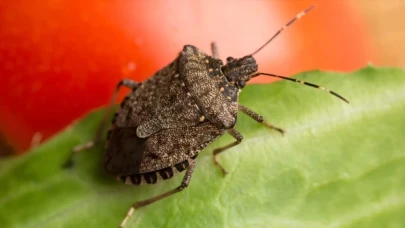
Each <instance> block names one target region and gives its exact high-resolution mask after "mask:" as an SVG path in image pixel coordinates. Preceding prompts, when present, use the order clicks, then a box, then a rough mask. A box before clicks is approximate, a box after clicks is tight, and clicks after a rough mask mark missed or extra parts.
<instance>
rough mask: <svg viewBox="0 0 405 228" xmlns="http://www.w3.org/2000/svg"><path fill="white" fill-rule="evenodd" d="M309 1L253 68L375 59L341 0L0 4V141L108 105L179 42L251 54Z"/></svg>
mask: <svg viewBox="0 0 405 228" xmlns="http://www.w3.org/2000/svg"><path fill="white" fill-rule="evenodd" d="M312 4H316V8H315V9H314V10H313V11H312V12H310V13H309V14H308V15H306V16H305V17H303V18H302V19H301V20H300V21H298V22H297V23H295V24H294V25H293V26H291V27H289V29H288V30H286V31H285V32H283V33H282V34H281V35H280V36H279V37H278V38H277V39H276V40H274V42H272V43H271V44H270V45H268V46H267V47H266V48H265V49H263V50H262V51H261V52H260V53H259V54H257V55H256V56H255V57H256V59H257V61H258V63H259V70H260V71H263V72H269V73H276V74H281V75H287V76H289V75H292V74H295V73H298V72H301V71H306V70H314V69H323V70H337V71H352V70H356V69H358V68H361V67H363V66H365V65H366V64H368V62H370V61H372V62H374V63H375V62H377V63H378V61H379V60H378V59H376V56H375V54H374V53H375V50H374V49H373V46H372V45H371V43H370V40H369V36H368V34H367V26H366V24H365V21H364V19H363V18H362V17H361V16H360V14H359V12H358V10H356V8H355V7H353V6H352V5H351V3H350V2H349V1H307V0H302V1H286V0H263V1H258V0H257V1H245V0H236V1H213V0H209V1H205V0H198V1H186V0H177V1H103V0H99V1H82V2H79V1H68V0H60V1H53V0H44V1H41V2H40V3H38V2H34V1H29V0H26V1H23V0H19V1H8V2H7V3H0V21H1V27H0V86H1V89H0V132H1V133H2V135H3V137H4V140H3V141H4V142H6V143H7V144H8V145H10V147H11V148H12V150H13V151H15V152H16V153H22V152H24V151H27V150H28V149H29V148H30V146H31V145H32V143H33V142H34V143H35V142H39V141H41V142H42V141H44V140H46V139H47V138H49V137H50V136H52V135H53V134H55V133H56V132H57V131H59V130H61V129H63V128H64V127H66V126H67V125H69V124H70V123H71V122H72V121H73V120H75V119H77V118H78V117H80V116H82V115H84V114H85V113H86V112H88V111H89V110H91V109H93V108H96V107H100V106H103V105H106V104H107V103H108V101H109V99H110V97H111V95H112V93H113V91H114V89H115V85H116V83H117V82H118V81H119V80H120V79H122V78H131V79H134V80H137V81H142V80H144V79H146V78H148V77H150V76H151V75H152V74H153V73H154V72H155V71H157V70H158V69H160V68H162V67H164V66H165V65H166V64H168V63H169V62H170V61H172V60H173V59H174V58H176V56H177V55H178V52H179V51H180V50H181V49H182V47H183V45H184V44H193V45H195V46H197V47H199V48H200V49H202V50H204V51H206V52H209V51H210V49H209V47H210V46H209V45H210V42H211V41H216V42H217V44H218V47H219V54H220V56H221V58H222V59H225V58H226V57H227V56H234V57H241V56H243V55H246V54H249V53H251V52H253V51H254V50H255V49H257V48H258V47H259V46H261V45H262V44H263V43H264V42H265V41H266V40H267V39H268V38H269V37H271V36H272V35H273V34H274V33H275V32H276V31H277V30H278V29H279V28H280V27H281V26H283V25H284V24H285V23H286V22H287V21H289V20H290V19H291V18H292V17H294V16H295V15H296V14H297V13H298V12H300V11H301V10H303V9H305V8H307V7H308V6H310V5H312ZM271 80H272V79H269V78H258V79H257V80H255V81H253V83H258V82H269V81H271ZM0 150H1V149H0ZM0 154H1V152H0Z"/></svg>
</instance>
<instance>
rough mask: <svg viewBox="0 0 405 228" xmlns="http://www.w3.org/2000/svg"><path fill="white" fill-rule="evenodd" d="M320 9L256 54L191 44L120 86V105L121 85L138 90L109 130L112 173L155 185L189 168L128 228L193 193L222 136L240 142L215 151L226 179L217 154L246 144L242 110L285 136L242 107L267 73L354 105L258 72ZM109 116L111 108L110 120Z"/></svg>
mask: <svg viewBox="0 0 405 228" xmlns="http://www.w3.org/2000/svg"><path fill="white" fill-rule="evenodd" d="M312 8H313V7H310V8H308V9H306V10H304V11H302V12H300V13H299V14H297V15H296V16H295V17H294V18H293V19H292V20H291V21H289V22H288V23H287V24H286V25H285V26H283V27H282V28H281V29H280V30H279V31H277V33H276V34H275V35H273V36H272V37H271V38H270V39H269V40H268V41H267V42H266V43H265V44H264V45H262V46H261V47H260V48H259V49H257V50H256V51H255V52H253V53H252V54H250V55H247V56H244V57H242V58H232V57H228V58H227V59H226V64H225V65H224V64H223V63H222V61H221V60H220V59H219V58H218V54H217V51H216V50H217V49H216V45H215V44H212V56H210V55H207V54H205V53H204V52H202V51H201V50H199V49H198V48H196V47H194V46H192V45H185V46H184V48H183V50H182V51H181V52H180V54H179V56H178V57H177V58H176V59H175V60H174V61H173V62H171V63H170V64H169V65H168V66H166V67H164V68H163V69H161V70H159V71H158V72H156V73H155V74H154V75H153V76H152V77H151V78H149V79H148V80H146V81H145V82H143V83H138V82H134V81H131V80H122V81H121V82H120V83H119V84H118V85H117V89H116V93H115V94H114V96H113V100H112V104H113V103H114V101H115V96H116V94H117V92H118V90H119V89H120V87H121V86H125V87H129V88H131V89H132V91H131V92H130V93H129V95H128V96H127V97H126V98H125V99H124V100H123V101H122V103H121V106H120V109H119V110H118V111H117V112H116V113H115V115H114V118H113V121H112V126H111V128H110V130H109V131H108V136H107V142H106V145H105V149H106V151H105V158H104V167H105V169H106V170H107V172H108V173H109V174H111V175H113V176H115V177H117V178H118V179H119V180H121V181H123V182H125V183H126V184H134V185H139V184H144V183H147V184H154V183H156V182H158V181H160V180H165V179H169V178H171V177H173V176H174V175H175V174H177V173H179V172H182V171H184V170H186V173H185V175H184V178H183V180H182V182H181V185H180V186H178V187H177V188H175V189H173V190H170V191H168V192H165V193H163V194H161V195H158V196H155V197H153V198H150V199H146V200H143V201H139V202H135V203H134V204H133V205H132V206H131V208H130V210H129V211H128V213H127V215H126V217H125V218H124V220H123V221H122V222H121V224H120V227H124V226H125V223H126V222H127V220H128V218H129V217H130V216H131V215H132V214H133V212H134V210H135V209H137V208H140V207H143V206H146V205H148V204H151V203H153V202H156V201H158V200H161V199H163V198H165V197H167V196H170V195H172V194H174V193H177V192H179V191H181V190H183V189H184V188H186V187H187V186H188V185H189V183H190V180H191V176H192V173H193V170H194V166H195V159H196V157H197V155H198V153H199V152H200V151H201V150H202V149H204V148H205V147H206V146H207V145H208V144H210V143H211V142H213V141H214V140H215V139H217V138H218V137H220V136H222V135H223V134H225V133H229V134H230V135H232V136H233V137H234V138H235V139H236V141H235V142H233V143H230V144H229V145H226V146H224V147H220V148H217V149H215V150H214V151H213V155H214V156H213V158H214V163H215V165H216V166H218V167H219V169H220V170H221V172H222V173H223V174H226V170H225V169H224V168H223V167H222V166H221V165H220V163H219V162H218V160H217V155H218V154H219V153H221V152H223V151H225V150H227V149H229V148H231V147H233V146H236V145H237V144H239V143H241V141H242V139H243V137H242V134H241V133H239V132H238V131H237V130H236V129H235V128H234V126H235V124H236V120H237V114H238V111H241V112H243V113H245V114H247V115H248V116H249V117H251V118H252V119H254V120H256V121H257V122H259V123H262V124H264V125H266V126H267V127H269V128H272V129H274V130H277V131H279V132H280V133H282V134H283V133H284V131H283V130H282V129H281V128H278V127H275V126H273V125H272V124H270V123H269V122H267V121H265V120H264V119H263V117H262V116H260V115H259V114H257V113H255V112H253V111H252V110H250V109H249V108H247V107H245V106H243V105H241V104H239V103H238V98H239V92H240V90H241V89H243V88H244V87H245V85H246V82H247V81H249V80H250V79H251V78H254V77H257V76H260V75H264V76H271V77H277V78H282V79H286V80H290V81H294V82H298V83H302V84H305V85H308V86H312V87H315V88H318V89H321V90H325V91H327V92H329V93H331V94H332V95H334V96H337V97H338V98H340V99H342V100H344V101H345V102H348V101H347V100H346V99H345V98H343V97H342V96H340V95H338V94H337V93H335V92H333V91H330V90H328V89H326V88H324V87H320V86H318V85H315V84H311V83H308V82H304V81H300V80H297V79H293V78H288V77H283V76H279V75H275V74H268V73H262V72H258V71H257V70H258V65H257V63H256V60H255V59H254V58H253V55H255V54H256V53H257V52H259V51H260V50H261V49H262V48H264V47H265V46H266V45H267V44H268V43H270V42H271V41H272V40H273V39H274V38H275V37H277V36H278V35H279V34H280V33H281V32H282V31H283V30H284V29H285V28H287V27H288V26H290V25H291V24H292V23H293V22H295V21H296V20H298V19H300V18H301V17H302V16H304V15H305V14H306V13H308V12H309V11H310V10H311V9H312ZM111 106H113V105H111ZM109 110H111V109H109ZM108 116H109V111H107V114H106V118H108ZM102 126H103V125H102ZM102 129H103V127H100V130H99V131H98V133H97V135H96V138H95V139H94V140H93V141H90V142H89V143H86V144H84V145H80V146H78V147H76V148H74V150H73V152H77V151H80V150H82V149H84V148H88V147H91V146H93V145H94V143H95V142H97V141H99V136H100V132H102ZM72 154H73V153H72Z"/></svg>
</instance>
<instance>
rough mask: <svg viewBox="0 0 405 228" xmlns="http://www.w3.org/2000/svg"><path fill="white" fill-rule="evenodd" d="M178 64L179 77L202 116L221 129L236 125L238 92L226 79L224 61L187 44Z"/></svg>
mask: <svg viewBox="0 0 405 228" xmlns="http://www.w3.org/2000/svg"><path fill="white" fill-rule="evenodd" d="M178 65H179V66H178V70H179V72H180V78H181V79H182V80H183V82H184V83H185V85H186V88H187V90H188V91H189V93H190V94H191V96H192V97H193V99H194V100H195V102H196V103H197V104H198V106H199V107H200V109H201V110H202V112H203V114H204V115H205V116H206V117H207V118H208V119H210V121H211V122H212V123H214V124H216V125H217V126H218V127H222V128H231V127H232V126H234V124H235V123H236V117H237V113H238V96H239V89H238V88H236V87H235V86H234V85H231V84H229V82H228V81H227V80H226V77H225V75H224V73H223V72H222V70H221V68H222V66H223V64H222V61H221V60H219V59H215V58H213V57H211V56H209V55H207V54H205V53H203V52H202V51H200V50H199V49H198V48H196V47H194V46H191V45H186V46H184V49H183V51H182V52H181V54H180V57H179V64H178Z"/></svg>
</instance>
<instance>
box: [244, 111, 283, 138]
mask: <svg viewBox="0 0 405 228" xmlns="http://www.w3.org/2000/svg"><path fill="white" fill-rule="evenodd" d="M239 110H240V111H241V112H243V113H245V114H246V115H248V116H249V117H250V118H252V119H254V120H256V121H257V122H259V123H261V124H264V125H265V126H267V127H269V128H271V129H274V130H276V131H278V132H280V133H281V134H282V135H284V133H285V131H284V130H283V129H281V128H278V127H275V126H273V125H272V124H271V123H269V122H267V121H265V120H264V119H263V117H262V116H261V115H259V114H257V113H255V112H254V111H252V110H250V109H249V108H247V107H245V106H243V105H240V104H239Z"/></svg>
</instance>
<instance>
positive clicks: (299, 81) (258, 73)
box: [250, 72, 350, 103]
mask: <svg viewBox="0 0 405 228" xmlns="http://www.w3.org/2000/svg"><path fill="white" fill-rule="evenodd" d="M259 75H265V76H270V77H275V78H282V79H285V80H289V81H293V82H297V83H301V84H304V85H307V86H311V87H314V88H317V89H320V90H324V91H326V92H328V93H330V94H332V95H334V96H336V97H338V98H339V99H341V100H343V101H345V102H346V103H350V102H349V101H348V100H347V99H346V98H344V97H342V96H341V95H339V94H337V93H336V92H333V91H332V90H329V89H327V88H325V87H322V86H319V85H315V84H312V83H309V82H304V81H301V80H298V79H295V78H288V77H284V76H281V75H276V74H268V73H261V72H256V73H254V74H252V75H251V76H250V78H254V77H257V76H259Z"/></svg>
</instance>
